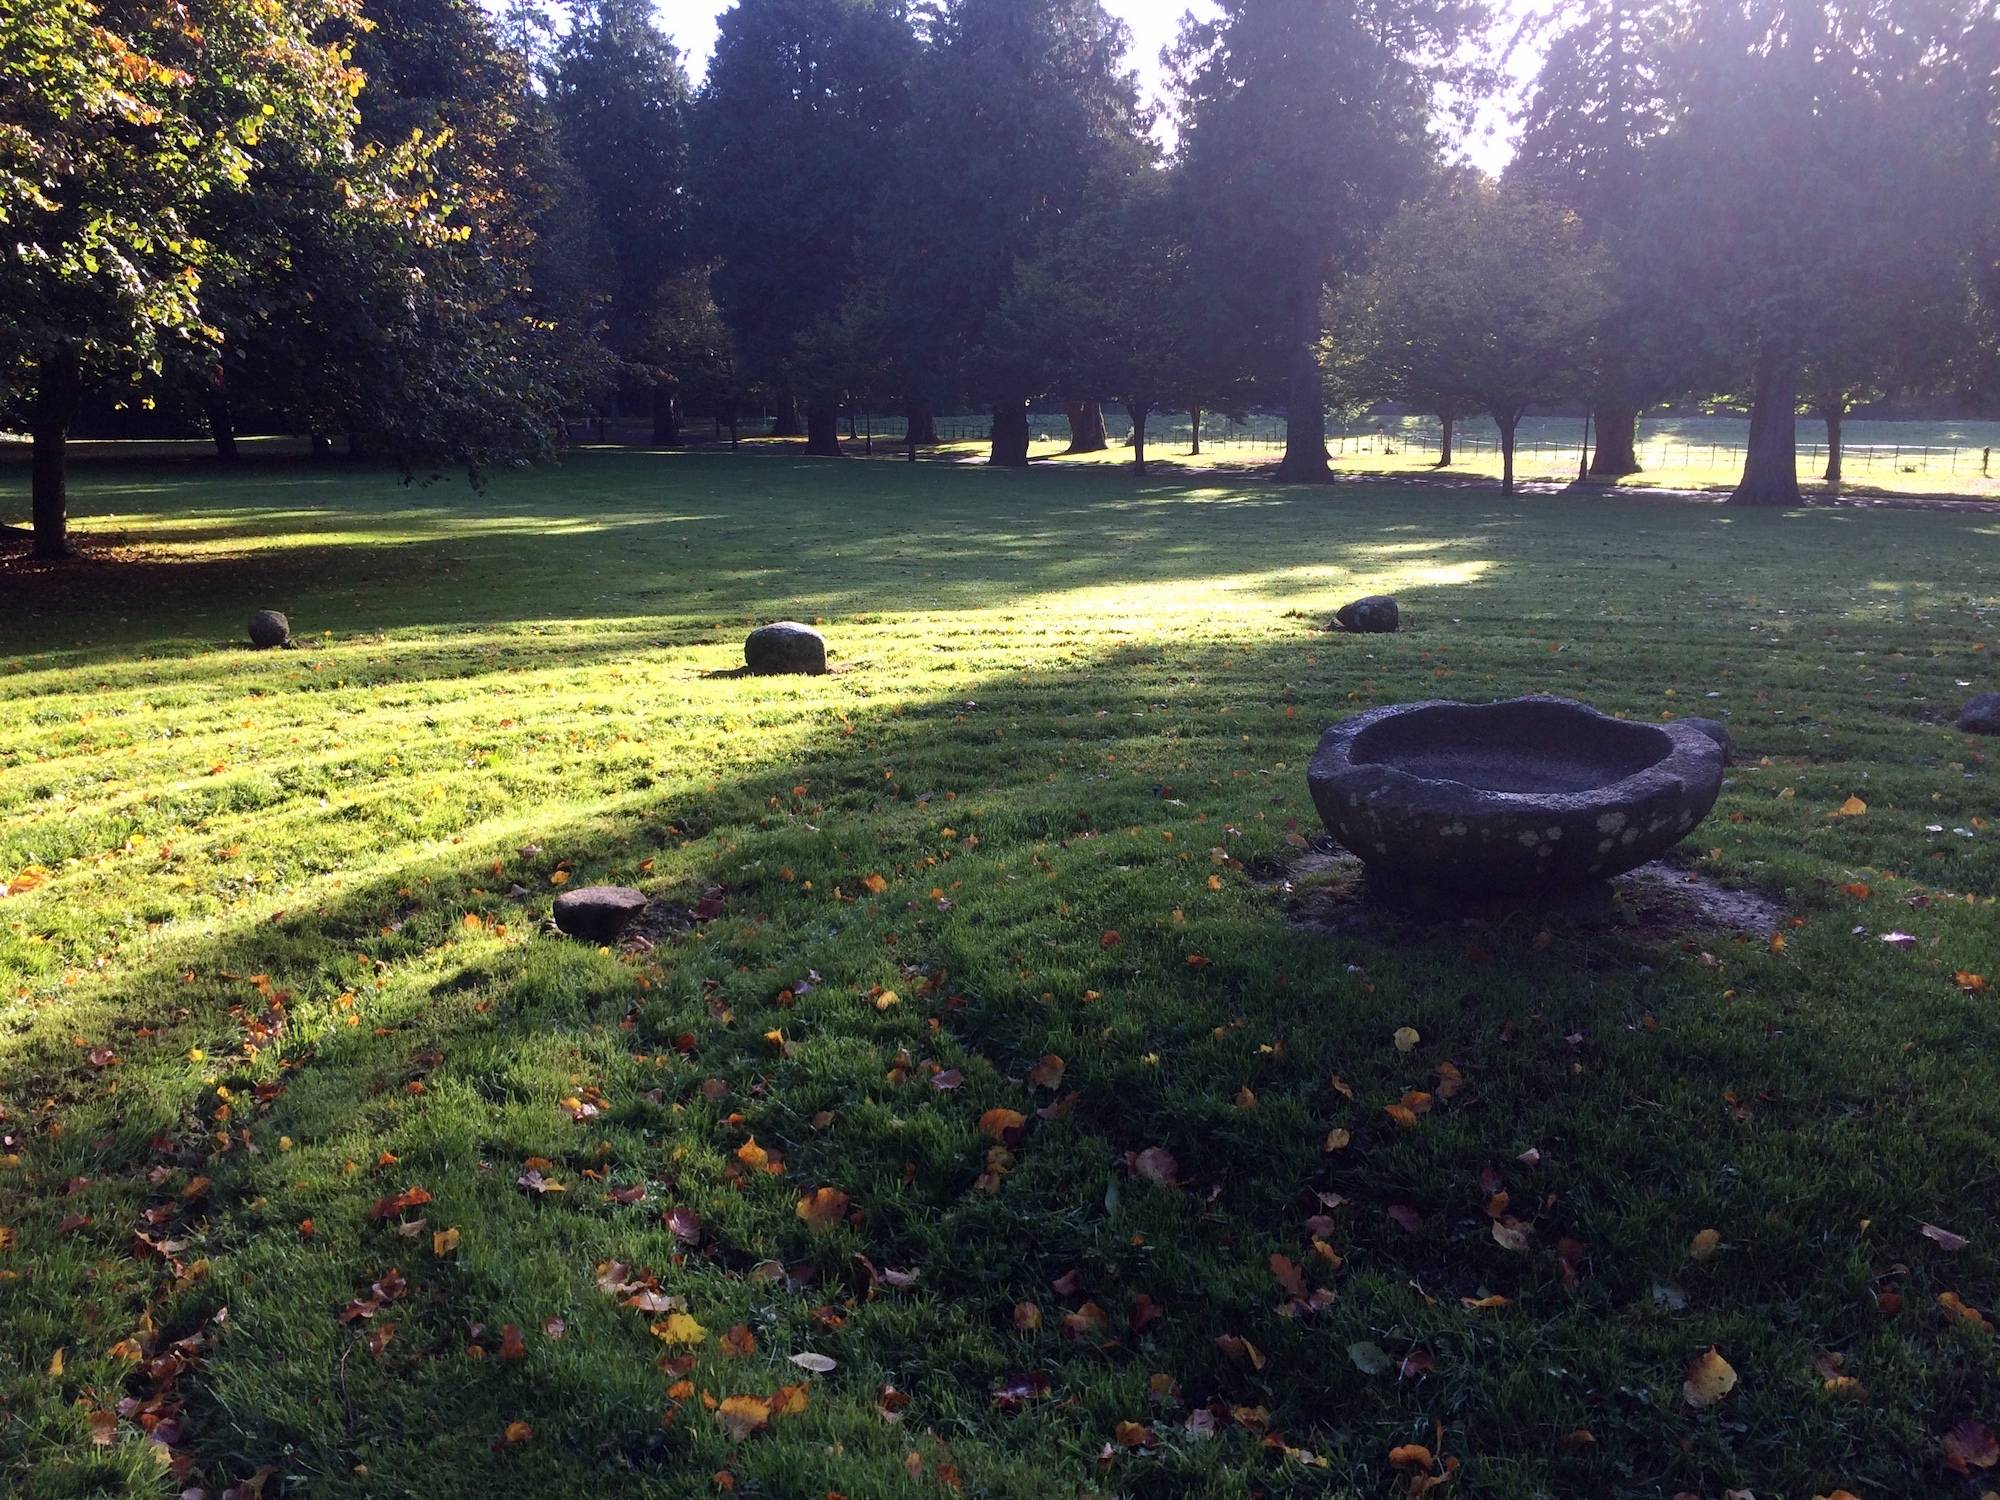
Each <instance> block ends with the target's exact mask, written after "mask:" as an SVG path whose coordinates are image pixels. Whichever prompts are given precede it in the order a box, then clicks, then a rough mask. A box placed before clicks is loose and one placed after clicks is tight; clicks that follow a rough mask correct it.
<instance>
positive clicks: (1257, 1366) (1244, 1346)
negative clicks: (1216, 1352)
mask: <svg viewBox="0 0 2000 1500" xmlns="http://www.w3.org/2000/svg"><path fill="white" fill-rule="evenodd" d="M1215 1347H1216V1348H1218V1349H1220V1350H1221V1351H1222V1352H1223V1353H1224V1354H1226V1355H1228V1356H1229V1357H1230V1358H1231V1359H1241V1360H1248V1361H1249V1363H1250V1368H1251V1369H1253V1370H1261V1369H1263V1368H1264V1351H1263V1350H1262V1349H1259V1348H1258V1347H1257V1346H1256V1345H1255V1344H1253V1343H1251V1342H1250V1340H1248V1339H1246V1338H1244V1337H1242V1336H1241V1335H1240V1334H1234V1333H1224V1334H1219V1335H1217V1337H1216V1340H1215Z"/></svg>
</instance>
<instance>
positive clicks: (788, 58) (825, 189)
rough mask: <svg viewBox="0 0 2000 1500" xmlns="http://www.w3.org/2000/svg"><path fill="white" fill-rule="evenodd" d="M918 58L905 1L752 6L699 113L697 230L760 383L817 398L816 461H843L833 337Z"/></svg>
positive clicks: (734, 20)
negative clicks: (810, 354) (806, 343)
mask: <svg viewBox="0 0 2000 1500" xmlns="http://www.w3.org/2000/svg"><path fill="white" fill-rule="evenodd" d="M916 56H917V39H916V35H915V33H914V32H913V31H912V30H911V27H910V22H909V18H908V15H907V14H906V9H905V6H904V5H903V3H902V0H738V3H737V4H736V5H735V6H734V7H733V8H732V9H730V10H728V11H725V12H724V13H723V15H722V17H721V20H720V23H719V30H718V34H717V37H716V44H715V53H714V56H713V57H712V58H711V59H710V61H709V65H708V76H707V78H706V80H705V81H704V82H703V84H702V88H701V93H700V96H699V98H698V100H697V103H696V108H695V112H694V124H693V139H694V143H695V151H694V162H695V181H696V189H697V199H698V205H699V206H698V209H697V214H696V219H697V226H698V234H699V238H700V240H701V243H702V245H703V248H704V249H705V250H706V251H707V252H708V253H710V254H712V255H713V256H715V257H716V267H715V275H714V291H715V298H716V302H717V305H718V306H720V308H721V309H722V314H723V317H724V318H725V319H726V320H727V322H728V324H729V327H730V330H731V332H732V333H733V334H734V336H735V340H736V346H737V348H738V350H739V351H740V352H741V355H742V358H743V361H744V364H745V366H746V369H747V370H748V372H749V373H750V374H752V375H753V376H754V377H755V378H757V379H760V380H762V381H765V382H767V383H769V384H771V385H774V386H781V387H784V388H786V389H789V390H791V391H793V392H795V393H796V394H797V395H799V396H801V397H803V399H804V402H805V407H806V440H807V444H806V445H807V449H808V451H810V452H813V453H817V454H825V455H830V456H837V455H838V454H839V453H840V432H839V412H840V406H841V403H842V402H843V401H844V400H845V399H846V397H847V394H848V392H847V389H846V388H845V387H844V386H842V385H841V384H839V383H838V382H837V378H836V377H837V375H838V373H839V370H840V369H841V367H843V366H844V365H845V364H846V363H847V362H848V361H847V360H846V359H845V358H844V357H843V356H841V355H840V354H839V352H838V351H836V350H833V349H832V348H830V347H829V345H828V342H827V340H828V338H829V335H830V330H831V329H833V328H836V327H838V326H840V325H839V315H840V311H841V308H842V305H843V304H844V302H845V301H846V300H847V299H848V298H849V297H851V296H852V295H853V294H854V288H855V282H856V280H857V279H858V277H859V275H860V273H861V254H862V238H863V234H864V231H865V229H866V227H867V223H868V215H869V208H870V204H871V201H872V194H873V191H874V185H875V181H876V178H877V174H879V173H881V172H882V170H883V168H884V167H885V165H886V164H887V163H888V161H889V159H890V153H891V150H892V148H893V144H894V142H895V140H896V138H897V136H898V134H899V133H900V132H901V130H902V129H903V125H904V121H905V119H906V118H907V115H908V109H909V89H910V75H911V71H912V69H913V68H914V66H915V62H916ZM809 336H810V337H811V338H812V339H813V351H814V354H815V358H814V359H813V360H811V361H807V360H805V359H804V358H803V357H802V347H801V345H802V341H803V340H805V339H807V338H808V337H809Z"/></svg>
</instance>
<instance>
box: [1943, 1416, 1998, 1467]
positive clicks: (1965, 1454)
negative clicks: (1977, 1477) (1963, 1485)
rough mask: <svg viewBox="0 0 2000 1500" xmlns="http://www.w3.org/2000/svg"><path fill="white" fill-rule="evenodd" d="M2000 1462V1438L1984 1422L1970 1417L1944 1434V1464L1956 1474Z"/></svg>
mask: <svg viewBox="0 0 2000 1500" xmlns="http://www.w3.org/2000/svg"><path fill="white" fill-rule="evenodd" d="M1996 1464H2000V1439H1996V1438H1995V1437H1994V1436H1993V1430H1992V1429H1991V1428H1990V1427H1988V1426H1987V1425H1986V1424H1985V1423H1984V1422H1975V1421H1973V1420H1971V1419H1970V1418H1968V1419H1967V1420H1965V1421H1963V1422H1960V1423H1959V1424H1958V1425H1957V1426H1955V1427H1953V1428H1952V1430H1951V1431H1950V1432H1947V1433H1946V1434H1945V1435H1944V1466H1945V1467H1946V1468H1947V1469H1949V1470H1951V1471H1952V1473H1954V1474H1970V1473H1971V1472H1972V1471H1973V1470H1974V1469H1990V1468H1992V1467H1994V1465H1996Z"/></svg>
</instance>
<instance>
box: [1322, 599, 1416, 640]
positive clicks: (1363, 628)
mask: <svg viewBox="0 0 2000 1500" xmlns="http://www.w3.org/2000/svg"><path fill="white" fill-rule="evenodd" d="M1333 621H1334V623H1335V624H1336V625H1338V626H1339V627H1340V628H1341V629H1342V630H1347V631H1352V632H1353V633H1354V634H1356V635H1388V634H1390V633H1391V632H1393V631H1396V630H1399V629H1401V628H1402V624H1403V614H1402V611H1401V610H1399V609H1398V608H1397V607H1396V601H1395V600H1394V599H1391V598H1390V597H1389V596H1388V595H1387V594H1370V595H1368V596H1367V597H1366V598H1365V599H1356V600H1353V601H1352V602H1350V603H1347V604H1343V605H1341V606H1340V608H1339V609H1337V610H1335V611H1334V612H1333Z"/></svg>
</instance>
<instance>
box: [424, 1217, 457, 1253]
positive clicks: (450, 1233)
mask: <svg viewBox="0 0 2000 1500" xmlns="http://www.w3.org/2000/svg"><path fill="white" fill-rule="evenodd" d="M457 1248H458V1226H457V1225H456V1224H454V1225H452V1227H451V1228H449V1229H439V1230H436V1231H434V1232H433V1233H432V1235H431V1254H433V1255H438V1256H444V1255H449V1254H451V1252H452V1251H454V1250H456V1249H457Z"/></svg>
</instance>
